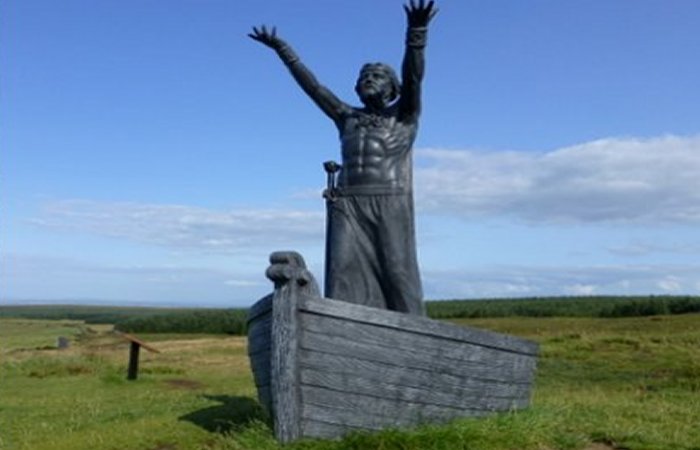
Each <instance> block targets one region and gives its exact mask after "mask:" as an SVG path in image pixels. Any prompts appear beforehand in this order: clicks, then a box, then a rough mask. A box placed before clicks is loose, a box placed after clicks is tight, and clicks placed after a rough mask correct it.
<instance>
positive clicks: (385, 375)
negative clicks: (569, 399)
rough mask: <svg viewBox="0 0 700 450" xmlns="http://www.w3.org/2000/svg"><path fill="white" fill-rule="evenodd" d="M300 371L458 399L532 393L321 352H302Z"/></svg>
mask: <svg viewBox="0 0 700 450" xmlns="http://www.w3.org/2000/svg"><path fill="white" fill-rule="evenodd" d="M300 367H301V369H302V372H303V371H304V370H311V371H316V372H319V373H331V374H337V375H342V376H346V377H362V378H365V379H368V380H372V381H373V382H375V383H379V384H381V383H389V384H395V385H399V386H407V387H415V388H420V389H430V390H434V391H436V392H443V393H446V394H449V395H455V396H460V395H483V396H495V397H508V398H528V396H529V390H530V389H529V385H527V384H522V383H504V382H501V381H491V380H484V379H481V378H473V377H469V376H465V377H456V376H454V375H449V374H443V373H440V372H437V371H427V370H423V369H411V368H407V367H401V366H394V365H391V364H384V363H377V362H373V361H364V360H360V359H357V358H352V357H346V356H338V355H330V354H327V353H319V352H303V354H302V355H301V360H300Z"/></svg>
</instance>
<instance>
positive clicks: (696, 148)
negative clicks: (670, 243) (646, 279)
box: [416, 136, 700, 223]
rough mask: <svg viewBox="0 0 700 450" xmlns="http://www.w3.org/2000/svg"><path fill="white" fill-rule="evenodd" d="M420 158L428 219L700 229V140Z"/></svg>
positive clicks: (435, 152) (421, 199) (421, 195)
mask: <svg viewBox="0 0 700 450" xmlns="http://www.w3.org/2000/svg"><path fill="white" fill-rule="evenodd" d="M417 155H418V158H419V163H420V164H419V166H418V168H417V169H416V197H417V205H418V206H419V208H421V209H422V210H424V211H427V212H435V213H441V214H450V215H457V216H461V217H465V218H476V217H484V216H487V217H488V216H511V217H516V218H519V219H522V220H525V221H528V222H539V223H542V222H544V223H595V222H613V223H615V222H617V223H660V222H669V223H697V222H700V189H697V186H698V180H700V137H675V136H666V137H660V138H654V139H646V140H643V139H632V138H629V139H616V138H611V139H601V140H598V141H593V142H588V143H584V144H580V145H576V146H572V147H566V148H561V149H557V150H554V151H550V152H512V151H494V152H484V151H472V150H464V151H450V150H440V149H426V150H421V151H419V152H418V153H417Z"/></svg>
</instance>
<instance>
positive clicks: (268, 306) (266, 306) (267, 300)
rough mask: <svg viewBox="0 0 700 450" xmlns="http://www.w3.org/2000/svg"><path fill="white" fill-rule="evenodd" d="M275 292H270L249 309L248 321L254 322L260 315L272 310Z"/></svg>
mask: <svg viewBox="0 0 700 450" xmlns="http://www.w3.org/2000/svg"><path fill="white" fill-rule="evenodd" d="M273 296H274V293H273V294H268V295H266V296H265V297H263V298H261V299H260V300H258V301H257V302H255V304H253V306H251V307H250V309H249V310H248V322H253V321H254V320H256V319H257V318H258V316H260V315H263V314H267V313H269V312H270V311H271V310H272V298H273Z"/></svg>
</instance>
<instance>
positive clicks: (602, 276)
mask: <svg viewBox="0 0 700 450" xmlns="http://www.w3.org/2000/svg"><path fill="white" fill-rule="evenodd" d="M423 281H424V284H425V290H426V292H427V293H429V295H430V296H431V298H438V299H447V298H498V297H500V298H503V297H529V296H549V295H603V294H605V295H648V294H670V295H673V294H694V295H698V294H700V266H697V265H659V264H656V265H599V266H570V267H562V266H557V267H554V266H552V267H547V266H514V265H511V266H508V265H504V266H490V267H482V268H471V269H456V270H445V271H431V270H427V271H425V273H424V274H423Z"/></svg>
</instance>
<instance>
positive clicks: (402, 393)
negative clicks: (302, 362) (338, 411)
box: [301, 369, 522, 411]
mask: <svg viewBox="0 0 700 450" xmlns="http://www.w3.org/2000/svg"><path fill="white" fill-rule="evenodd" d="M301 383H302V385H306V386H317V387H323V388H326V389H330V390H334V391H339V392H349V393H356V394H363V395H366V396H372V397H378V398H384V399H388V400H394V401H397V402H409V403H424V404H428V405H442V406H450V407H454V408H465V409H477V410H482V411H505V410H510V409H513V408H516V407H517V406H518V405H519V404H520V403H521V401H522V399H521V398H518V397H513V396H508V395H505V396H498V397H497V396H494V395H487V396H485V395H483V394H479V393H467V392H464V393H461V394H460V395H451V394H448V393H445V392H442V391H435V390H427V389H421V388H415V387H409V386H401V385H397V384H391V383H386V382H384V383H378V382H377V380H376V378H366V377H358V376H347V375H343V374H336V373H329V372H318V371H314V370H308V369H302V370H301Z"/></svg>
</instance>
